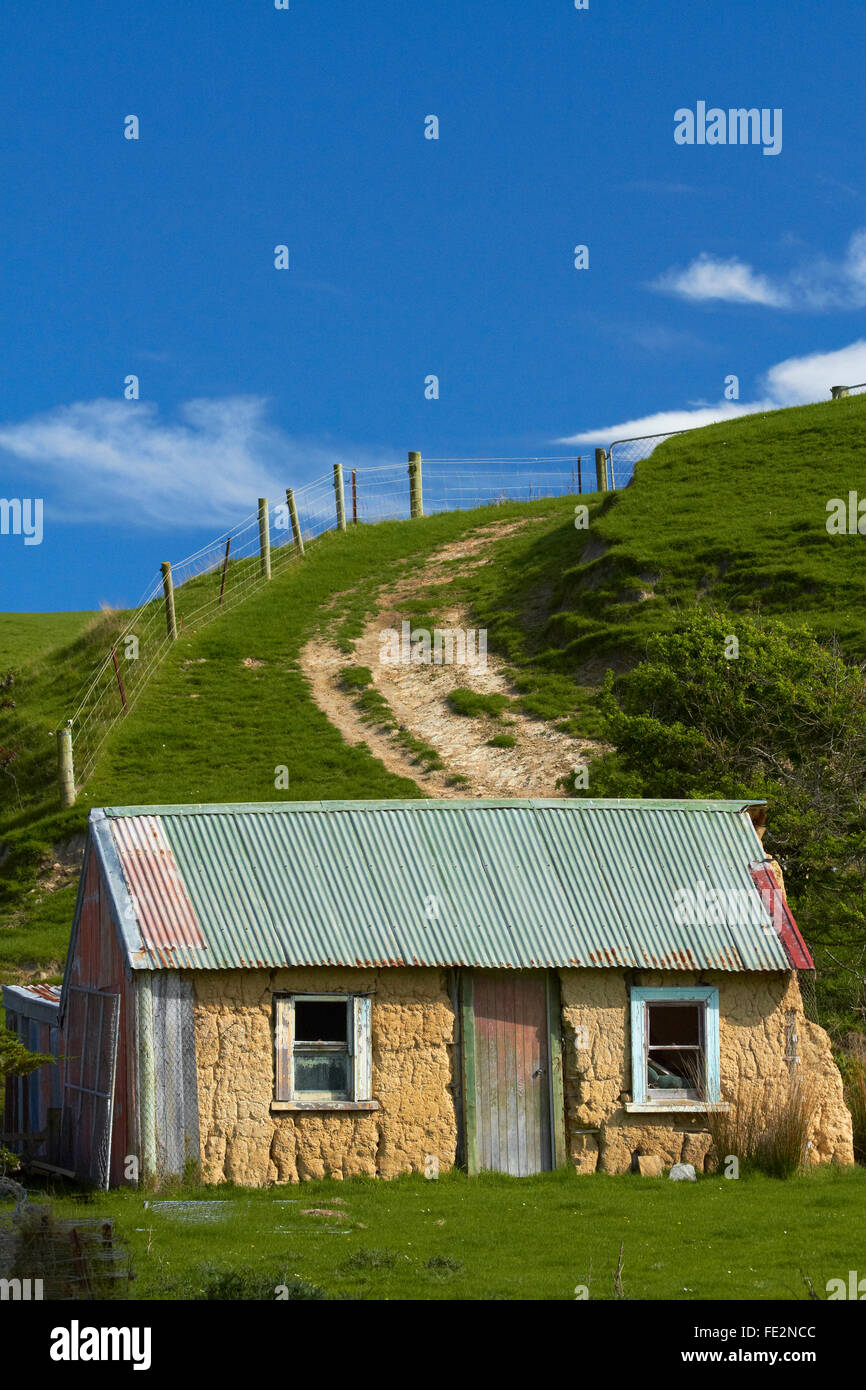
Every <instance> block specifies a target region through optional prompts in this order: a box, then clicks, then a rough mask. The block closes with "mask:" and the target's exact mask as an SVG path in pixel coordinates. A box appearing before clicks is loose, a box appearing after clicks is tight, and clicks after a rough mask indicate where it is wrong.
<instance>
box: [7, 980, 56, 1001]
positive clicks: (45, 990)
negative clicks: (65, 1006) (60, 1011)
mask: <svg viewBox="0 0 866 1390" xmlns="http://www.w3.org/2000/svg"><path fill="white" fill-rule="evenodd" d="M5 988H8V989H10V990H12V989H14V990H15V991H16V993H17V994H20V995H22V996H26V995H29V996H31V997H32V998H33V999H44V1000H45V1001H46V1002H47V1003H49V1004H59V1003H60V986H59V985H43V984H40V983H38V982H33V983H31V984H27V985H8V986H5Z"/></svg>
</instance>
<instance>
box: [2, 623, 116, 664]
mask: <svg viewBox="0 0 866 1390" xmlns="http://www.w3.org/2000/svg"><path fill="white" fill-rule="evenodd" d="M98 620H99V614H98V613H0V672H3V671H8V670H9V669H10V668H13V667H17V666H21V665H25V664H27V663H28V662H31V661H35V660H38V659H39V658H40V657H47V656H49V655H50V653H51V652H52V651H54V650H55V649H56V648H58V647H65V646H67V645H68V644H69V643H70V642H72V641H74V639H75V638H76V637H79V636H80V635H81V633H82V632H83V630H84V628H85V627H87V625H88V623H93V622H97V621H98Z"/></svg>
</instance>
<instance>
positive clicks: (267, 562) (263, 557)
mask: <svg viewBox="0 0 866 1390" xmlns="http://www.w3.org/2000/svg"><path fill="white" fill-rule="evenodd" d="M259 561H260V564H261V570H262V579H270V577H271V528H270V525H269V518H268V499H267V497H260V498H259Z"/></svg>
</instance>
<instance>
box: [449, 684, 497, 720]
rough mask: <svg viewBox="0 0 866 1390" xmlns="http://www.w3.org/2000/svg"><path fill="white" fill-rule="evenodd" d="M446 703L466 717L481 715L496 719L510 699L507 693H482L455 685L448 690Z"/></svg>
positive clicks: (474, 717)
mask: <svg viewBox="0 0 866 1390" xmlns="http://www.w3.org/2000/svg"><path fill="white" fill-rule="evenodd" d="M448 703H449V705H450V706H451V708H452V709H453V711H454V713H455V714H462V715H465V716H466V718H467V719H478V718H480V717H481V716H482V715H487V716H488V717H490V718H492V719H498V718H499V716H500V715H501V713H502V711H503V710H504V709H507V708H508V706H509V705H510V704H511V701H510V700H509V698H508V696H507V695H482V694H481V693H480V692H479V691H477V690H469V689H467V687H466V686H457V687H456V688H455V689H454V690H452V691H451V692H450V694H449V696H448Z"/></svg>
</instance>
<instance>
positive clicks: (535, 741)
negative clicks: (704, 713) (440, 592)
mask: <svg viewBox="0 0 866 1390" xmlns="http://www.w3.org/2000/svg"><path fill="white" fill-rule="evenodd" d="M531 524H532V523H531V522H530V521H529V520H526V521H516V522H504V523H502V524H501V525H495V526H486V527H484V529H483V532H481V534H476V535H473V536H470V537H467V538H465V539H463V540H460V541H455V542H452V543H450V544H449V545H446V546H443V547H442V548H441V549H440V550H437V551H435V552H434V553H433V555H431V557H430V558H429V560H428V562H427V563H426V565H425V566H424V567H423V569H421V570H417V569H415V570H413V571H412V573H411V575H408V576H406V578H405V579H403V580H399V581H398V582H397V583H395V584H392V585H390V586H386V587H384V588H383V589H382V590H381V591H380V593H379V597H378V604H377V611H376V613H375V614H374V616H373V617H372V618H371V619H370V620H369V621H368V622H367V624H366V625H365V627H364V631H363V633H362V634H361V636H360V637H359V638H358V640H357V641H356V642H355V644H354V653H353V655H351V656H350V655H348V654H347V653H346V652H343V651H340V649H339V648H338V647H337V646H335V645H334V643H333V642H331V641H329V640H328V639H327V637H323V638H314V639H313V640H312V641H310V642H308V643H307V645H306V646H305V647H304V649H303V651H302V652H301V657H300V665H301V670H302V672H303V674H304V676H305V677H306V679H307V680H308V682H309V685H310V690H311V694H312V697H313V699H314V700H315V702H316V704H317V705H318V707H319V709H321V710H322V712H323V714H325V715H326V716H327V718H328V720H329V721H330V723H331V724H333V726H334V727H335V728H336V729H338V730H339V732H340V733H341V734H342V736H343V738H344V739H345V740H346V741H347V742H348V743H359V742H360V743H365V744H366V745H367V747H368V748H369V749H370V751H371V753H372V754H373V755H374V756H375V757H377V758H378V759H379V760H380V761H381V762H382V763H384V765H385V767H387V769H388V770H389V772H393V773H395V774H397V775H398V776H402V777H410V778H412V780H413V781H415V782H416V783H417V784H418V786H419V787H421V788H423V790H424V791H425V792H427V793H428V794H429V795H430V796H437V797H439V796H441V797H466V796H473V797H558V796H563V795H565V793H564V792H563V790H562V788H560V787H557V785H556V782H557V778H559V777H562V776H564V775H565V774H566V773H568V772H570V771H571V770H572V769H573V768H574V767H575V766H576V765H577V764H578V763H580V762H583V761H586V760H587V758H588V757H589V756H590V755H592V754H595V753H597V752H598V751H599V750H600V748H601V745H600V744H598V743H596V742H592V741H590V740H586V739H574V738H571V737H570V736H569V735H567V734H562V733H559V732H558V731H557V730H556V729H555V728H554V727H553V726H552V725H550V724H546V723H544V722H542V721H541V720H537V719H530V718H529V717H528V716H527V715H525V714H523V713H521V712H520V711H519V710H518V709H517V708H512V709H509V710H506V711H505V712H504V713H503V715H502V717H501V718H498V719H497V718H494V717H492V716H488V715H483V716H479V717H477V718H475V717H466V716H464V715H459V714H455V713H454V711H453V710H452V709H451V707H450V705H449V704H448V702H447V696H448V694H449V693H450V691H452V690H453V689H455V688H456V687H458V686H464V687H468V688H469V689H471V690H474V691H478V692H479V693H481V694H485V695H491V694H497V695H505V696H508V697H515V696H517V691H516V690H515V689H514V688H513V686H511V685H510V683H509V682H508V680H507V679H506V677H505V676H504V674H503V669H502V668H503V663H502V662H501V661H500V660H499V659H498V658H497V657H496V656H495V655H493V654H491V653H490V652H488V653H487V659H486V664H485V665H481V664H480V663H479V664H476V665H468V664H467V665H457V664H453V665H445V664H443V665H438V666H437V665H435V664H433V663H432V662H431V663H430V664H429V665H428V664H421V663H417V664H416V663H413V664H408V663H402V662H401V663H399V664H394V665H390V664H385V663H383V662H382V661H381V659H380V657H381V651H382V647H381V634H382V632H383V631H384V630H386V629H396V630H397V631H399V629H400V622H401V617H402V614H403V613H404V612H405V611H407V609H408V607H409V605H410V604H414V605H415V606H416V608H417V599H416V597H415V595H416V594H417V592H418V590H419V589H421V588H423V587H424V586H426V585H428V584H435V583H441V582H442V581H443V580H445V579H446V578H448V576H449V574H450V573H452V572H453V564H454V562H455V561H461V562H462V563H461V568H463V569H468V568H476V567H478V566H479V565H484V564H487V563H488V557H487V551H488V550H489V547H490V546H491V545H492V543H493V542H494V541H496V540H499V539H501V538H502V537H503V536H506V535H508V534H510V533H513V532H514V531H517V530H520V529H522V528H523V527H525V526H527V525H531ZM436 616H437V626H438V627H442V628H451V629H464V630H465V629H467V628H469V627H471V623H470V620H469V617H468V614H467V612H466V610H465V609H463V608H460V607H451V608H447V609H442V608H437V610H436ZM346 666H367V667H369V669H370V671H371V672H372V674H373V683H374V685H375V688H376V689H377V690H378V691H379V693H380V694H381V695H382V696H383V698H384V699H385V700H387V702H388V705H389V706H390V708H391V710H392V712H393V714H394V717H395V719H396V721H397V723H398V724H399V725H400V726H402V727H403V728H404V729H406V730H408V732H409V733H411V734H412V735H414V737H415V738H417V739H420V740H421V741H422V742H424V743H425V744H427V745H429V746H430V747H431V748H433V749H435V750H436V752H437V753H438V754H439V756H440V758H441V759H442V761H443V763H444V764H445V766H444V768H443V769H436V770H429V771H428V770H426V769H424V768H423V767H422V766H420V765H419V763H418V762H416V761H415V760H414V759H413V757H412V754H411V753H410V752H409V751H407V750H406V749H405V748H404V747H402V746H401V745H400V743H399V742H397V741H396V739H395V737H394V735H393V732H389V731H388V730H387V729H386V728H383V727H380V726H378V725H377V724H376V723H375V722H372V723H368V722H365V721H364V720H363V719H362V718H361V715H360V713H359V711H358V710H357V709H356V707H355V703H354V698H353V695H352V694H351V693H347V692H346V691H345V690H344V689H343V688H342V686H341V685H340V682H339V673H340V671H341V670H342V669H343V668H344V667H346ZM496 734H508V735H510V736H511V737H512V738H514V740H515V746H514V747H513V748H491V747H489V746H488V743H487V740H488V739H490V738H492V737H493V736H494V735H496ZM454 776H460V777H464V778H465V779H466V781H463V782H459V783H457V784H456V785H453V784H451V785H449V779H450V778H453V777H454Z"/></svg>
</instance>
